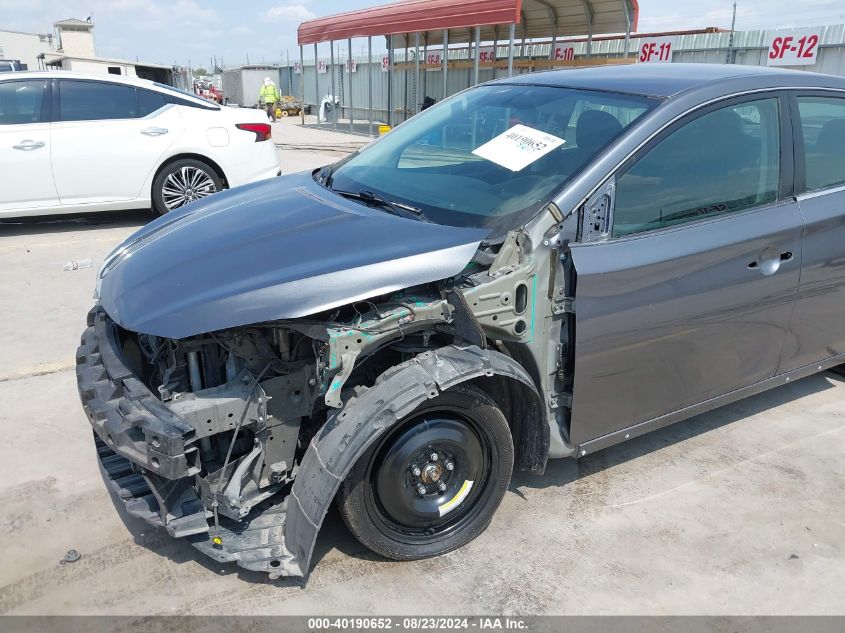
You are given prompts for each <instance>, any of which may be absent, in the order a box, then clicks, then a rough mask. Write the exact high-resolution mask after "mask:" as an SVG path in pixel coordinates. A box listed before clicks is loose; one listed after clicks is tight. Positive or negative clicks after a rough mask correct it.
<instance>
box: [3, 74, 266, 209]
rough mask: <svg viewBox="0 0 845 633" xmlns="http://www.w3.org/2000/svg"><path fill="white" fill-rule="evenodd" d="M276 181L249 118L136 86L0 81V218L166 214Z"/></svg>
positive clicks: (245, 112)
mask: <svg viewBox="0 0 845 633" xmlns="http://www.w3.org/2000/svg"><path fill="white" fill-rule="evenodd" d="M280 173H281V166H280V163H279V155H278V153H277V152H276V148H275V146H274V144H273V143H272V141H271V140H270V125H269V124H268V123H267V117H266V115H265V114H264V113H263V112H261V111H259V110H250V109H239V108H228V107H222V108H221V107H220V106H218V105H216V104H213V103H211V102H209V101H205V100H204V99H200V98H199V97H196V96H195V95H191V94H188V93H186V92H181V91H179V90H176V89H174V88H171V87H169V86H164V85H161V84H157V83H154V82H151V81H146V80H142V79H129V78H122V77H104V76H102V75H81V74H77V73H70V72H62V71H56V72H22V73H14V74H11V73H10V74H9V75H8V76H0V181H2V186H0V217H11V216H27V215H40V214H54V213H77V212H83V211H111V210H120V209H135V208H141V207H152V208H153V209H154V210H155V211H157V212H158V213H166V212H168V211H170V210H172V209H175V208H177V207H180V206H182V205H183V204H186V203H187V202H190V201H192V200H197V199H199V198H204V197H206V196H208V195H210V194H212V193H215V192H216V191H219V190H221V189H224V188H227V187H237V186H239V185H243V184H246V183H250V182H254V181H257V180H262V179H264V178H270V177H273V176H277V175H279V174H280Z"/></svg>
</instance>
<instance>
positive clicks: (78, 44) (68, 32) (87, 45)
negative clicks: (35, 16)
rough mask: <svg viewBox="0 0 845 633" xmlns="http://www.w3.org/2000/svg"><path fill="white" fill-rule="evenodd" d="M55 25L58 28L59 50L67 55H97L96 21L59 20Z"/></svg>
mask: <svg viewBox="0 0 845 633" xmlns="http://www.w3.org/2000/svg"><path fill="white" fill-rule="evenodd" d="M53 27H54V28H55V29H56V37H57V38H58V47H57V51H58V52H59V53H64V54H65V55H82V56H83V57H95V56H96V55H97V51H96V50H95V48H94V23H93V22H91V21H90V18H89V19H88V20H77V19H76V18H70V19H68V20H59V21H58V22H56V23H55V24H53Z"/></svg>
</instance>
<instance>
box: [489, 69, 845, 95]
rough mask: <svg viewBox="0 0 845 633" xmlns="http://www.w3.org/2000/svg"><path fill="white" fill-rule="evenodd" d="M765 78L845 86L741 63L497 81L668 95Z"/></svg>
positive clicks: (841, 82) (563, 73)
mask: <svg viewBox="0 0 845 633" xmlns="http://www.w3.org/2000/svg"><path fill="white" fill-rule="evenodd" d="M751 77H757V78H764V79H767V80H768V82H769V83H771V85H772V86H774V87H776V86H778V85H783V86H793V85H798V86H801V87H806V86H812V85H813V84H814V82H815V83H817V85H819V86H820V87H834V88H843V89H845V78H842V77H836V76H833V75H822V74H818V73H812V72H807V71H800V70H787V69H784V68H769V67H767V66H743V65H739V64H690V63H670V64H659V63H652V64H612V65H607V66H592V67H587V68H571V69H565V70H550V71H545V72H539V73H531V74H529V75H519V76H517V77H510V78H507V79H502V80H500V81H498V82H496V83H510V84H523V85H529V84H534V85H545V86H559V87H565V88H576V89H584V90H605V91H611V92H625V93H629V94H639V95H643V96H652V97H664V98H665V97H671V96H673V95H676V94H678V93H681V92H685V91H687V90H691V89H694V88H698V87H702V86H706V85H710V84H713V83H717V82H720V81H724V80H732V81H737V80H739V81H741V80H742V79H743V78H746V79H747V78H751Z"/></svg>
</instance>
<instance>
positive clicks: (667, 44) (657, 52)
mask: <svg viewBox="0 0 845 633" xmlns="http://www.w3.org/2000/svg"><path fill="white" fill-rule="evenodd" d="M672 44H673V40H672V38H671V37H647V38H644V39H642V40H640V54H639V55H638V56H637V63H651V64H654V63H668V62H671V61H672Z"/></svg>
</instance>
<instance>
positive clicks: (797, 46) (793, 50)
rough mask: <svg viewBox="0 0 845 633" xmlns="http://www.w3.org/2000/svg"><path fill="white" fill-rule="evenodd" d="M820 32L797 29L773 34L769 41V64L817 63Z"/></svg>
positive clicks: (803, 64) (801, 64)
mask: <svg viewBox="0 0 845 633" xmlns="http://www.w3.org/2000/svg"><path fill="white" fill-rule="evenodd" d="M818 50H819V32H818V31H817V30H814V29H797V30H791V31H781V32H777V33H774V34H772V40H771V42H769V54H768V60H767V64H768V65H769V66H809V65H811V64H815V63H816V55H817V53H818Z"/></svg>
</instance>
